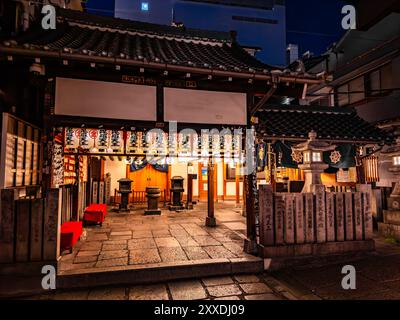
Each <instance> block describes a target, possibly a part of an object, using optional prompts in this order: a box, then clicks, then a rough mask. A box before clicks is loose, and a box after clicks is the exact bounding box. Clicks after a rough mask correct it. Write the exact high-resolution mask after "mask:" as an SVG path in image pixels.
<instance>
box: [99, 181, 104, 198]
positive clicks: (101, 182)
mask: <svg viewBox="0 0 400 320" xmlns="http://www.w3.org/2000/svg"><path fill="white" fill-rule="evenodd" d="M99 203H101V204H102V203H104V181H100V182H99Z"/></svg>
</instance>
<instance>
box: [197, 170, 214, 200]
mask: <svg viewBox="0 0 400 320" xmlns="http://www.w3.org/2000/svg"><path fill="white" fill-rule="evenodd" d="M207 176H208V174H207V165H204V164H202V163H199V176H198V180H199V200H200V201H207V195H208V185H207V183H208V182H207V180H208V179H207ZM217 176H218V164H215V165H214V199H215V200H217Z"/></svg>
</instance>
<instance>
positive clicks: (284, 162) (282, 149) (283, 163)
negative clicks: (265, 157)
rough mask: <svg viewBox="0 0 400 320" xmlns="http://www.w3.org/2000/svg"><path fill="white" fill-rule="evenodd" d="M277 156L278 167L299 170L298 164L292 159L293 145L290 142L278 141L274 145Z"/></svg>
mask: <svg viewBox="0 0 400 320" xmlns="http://www.w3.org/2000/svg"><path fill="white" fill-rule="evenodd" d="M273 149H274V151H275V154H276V166H277V167H284V168H294V169H297V167H298V164H297V163H296V162H295V161H294V160H293V158H292V144H291V143H289V142H282V141H277V142H275V144H274V145H273Z"/></svg>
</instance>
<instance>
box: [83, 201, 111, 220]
mask: <svg viewBox="0 0 400 320" xmlns="http://www.w3.org/2000/svg"><path fill="white" fill-rule="evenodd" d="M106 215H107V205H106V204H91V205H90V206H88V207H87V208H86V209H85V212H84V214H83V221H84V222H85V223H86V222H87V221H90V222H94V223H99V224H100V225H102V224H103V222H104V219H105V218H106Z"/></svg>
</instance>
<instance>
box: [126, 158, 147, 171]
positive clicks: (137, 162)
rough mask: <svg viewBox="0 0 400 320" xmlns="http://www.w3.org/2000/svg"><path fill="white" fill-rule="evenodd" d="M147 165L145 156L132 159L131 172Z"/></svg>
mask: <svg viewBox="0 0 400 320" xmlns="http://www.w3.org/2000/svg"><path fill="white" fill-rule="evenodd" d="M146 166H147V160H146V158H144V159H141V160H138V159H134V160H133V161H132V163H131V165H130V169H131V172H135V171H139V170H142V169H143V168H145V167H146Z"/></svg>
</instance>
